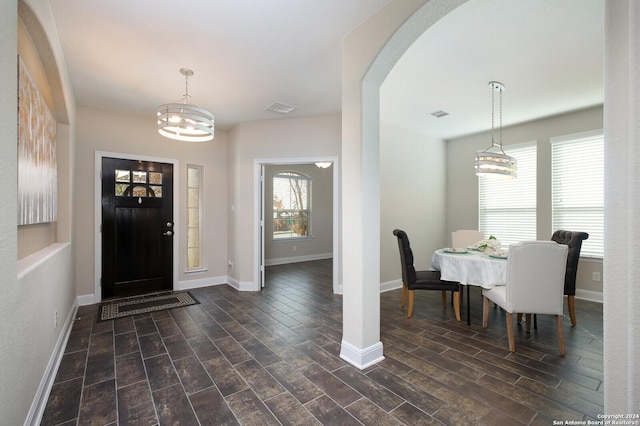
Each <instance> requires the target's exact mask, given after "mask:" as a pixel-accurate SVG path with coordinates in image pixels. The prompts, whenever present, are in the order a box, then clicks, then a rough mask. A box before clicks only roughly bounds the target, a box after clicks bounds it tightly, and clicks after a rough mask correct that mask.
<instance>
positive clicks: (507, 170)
mask: <svg viewBox="0 0 640 426" xmlns="http://www.w3.org/2000/svg"><path fill="white" fill-rule="evenodd" d="M489 88H490V89H491V146H490V147H489V148H487V149H485V150H484V151H478V152H476V175H478V176H480V177H484V176H494V177H504V178H509V179H515V178H516V177H517V175H518V162H517V160H516V159H515V158H513V157H510V156H509V155H507V154H506V153H505V152H504V150H503V149H502V92H503V91H504V85H503V84H502V83H499V82H497V81H491V82H490V83H489ZM496 92H499V93H500V141H499V142H498V143H496V141H495V136H494V134H495V132H494V117H495V93H496Z"/></svg>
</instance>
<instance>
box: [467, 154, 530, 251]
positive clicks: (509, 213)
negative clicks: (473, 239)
mask: <svg viewBox="0 0 640 426" xmlns="http://www.w3.org/2000/svg"><path fill="white" fill-rule="evenodd" d="M536 144H537V143H536V141H533V142H526V143H523V144H518V145H511V146H509V147H505V148H504V151H505V153H507V154H508V155H510V156H512V157H515V158H516V160H518V177H517V178H516V179H502V178H496V177H480V178H478V204H479V205H478V229H479V230H480V231H481V232H482V233H483V234H485V235H486V237H487V238H488V237H489V236H490V235H493V236H494V237H496V238H497V239H499V240H500V242H501V243H502V246H503V247H508V246H509V245H510V244H513V243H515V242H518V241H525V240H535V239H536V157H537V150H536Z"/></svg>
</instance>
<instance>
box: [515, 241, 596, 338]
mask: <svg viewBox="0 0 640 426" xmlns="http://www.w3.org/2000/svg"><path fill="white" fill-rule="evenodd" d="M588 238H589V234H587V233H586V232H580V231H565V230H562V229H560V230H557V231H556V232H554V233H553V235H552V236H551V241H555V242H556V243H558V244H564V245H566V246H567V247H569V254H568V255H567V271H566V272H565V275H564V295H565V296H567V305H568V307H569V317H570V318H571V326H572V327H575V326H576V324H577V319H576V305H575V295H576V274H577V273H578V261H579V260H580V250H581V249H582V241H584V240H586V239H588ZM521 320H522V315H521V314H519V315H518V322H520V321H521ZM537 322H538V321H537V317H536V316H535V315H534V316H533V328H535V329H537V328H538V324H537Z"/></svg>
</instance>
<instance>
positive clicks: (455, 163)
mask: <svg viewBox="0 0 640 426" xmlns="http://www.w3.org/2000/svg"><path fill="white" fill-rule="evenodd" d="M602 117H603V108H602V106H597V107H593V108H589V109H585V110H580V111H575V112H571V113H567V114H562V115H558V116H554V117H549V118H545V119H541V120H535V121H531V122H527V123H523V124H519V125H514V126H510V127H505V128H504V129H503V144H504V145H505V146H508V145H512V144H518V143H522V142H530V141H537V153H538V158H537V167H538V169H537V182H536V185H537V194H538V195H537V234H538V235H537V238H538V239H540V240H548V239H549V238H551V235H552V234H553V231H554V229H552V227H551V144H550V142H549V140H550V139H551V138H553V137H556V136H564V135H570V134H575V133H581V132H586V131H590V130H599V129H602V128H603V121H602ZM490 141H491V135H490V133H489V132H483V133H479V134H474V135H470V136H465V137H460V138H456V139H452V140H450V141H448V142H447V215H446V217H447V221H446V231H447V236H449V235H450V234H451V232H452V231H455V230H456V229H477V228H478V178H477V177H476V175H475V169H474V158H475V157H474V156H475V152H476V151H479V150H483V149H485V148H487V147H488V146H489V145H490ZM576 231H580V229H576ZM447 241H449V240H447ZM592 272H600V275H601V276H602V262H599V261H598V262H594V261H584V260H583V261H581V262H580V264H579V266H578V278H577V283H576V286H577V294H576V296H577V297H579V298H580V297H582V298H587V299H591V300H596V301H602V285H603V282H602V281H593V279H592Z"/></svg>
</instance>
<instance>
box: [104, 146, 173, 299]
mask: <svg viewBox="0 0 640 426" xmlns="http://www.w3.org/2000/svg"><path fill="white" fill-rule="evenodd" d="M103 157H109V158H117V159H121V160H140V161H151V162H157V163H167V164H172V165H173V223H174V224H176V225H175V226H174V237H173V288H175V287H176V286H177V285H178V264H179V258H178V253H179V250H178V247H179V242H180V226H179V224H180V209H179V205H180V177H179V175H180V168H179V165H180V161H179V160H176V159H172V158H161V157H150V156H144V155H134V154H123V153H115V152H106V151H96V152H95V162H94V190H93V192H94V207H93V209H94V227H93V228H94V249H93V252H94V269H93V273H94V283H93V303H100V302H101V301H102V289H101V288H100V277H101V275H102V233H101V232H100V225H101V224H102V178H101V177H100V173H101V170H102V158H103Z"/></svg>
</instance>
